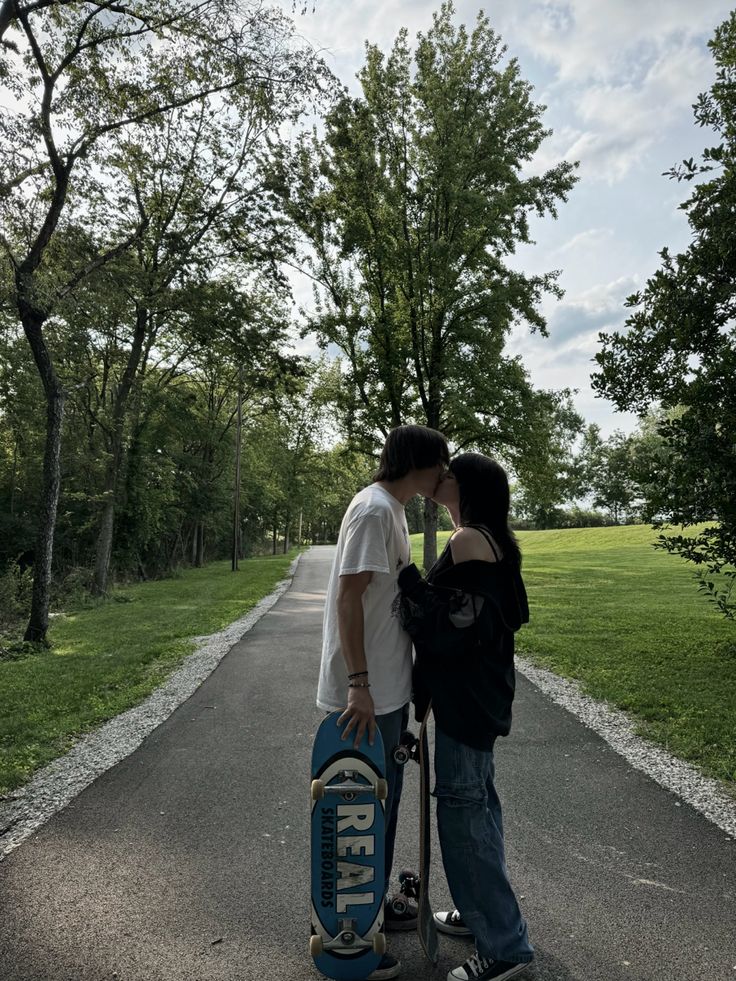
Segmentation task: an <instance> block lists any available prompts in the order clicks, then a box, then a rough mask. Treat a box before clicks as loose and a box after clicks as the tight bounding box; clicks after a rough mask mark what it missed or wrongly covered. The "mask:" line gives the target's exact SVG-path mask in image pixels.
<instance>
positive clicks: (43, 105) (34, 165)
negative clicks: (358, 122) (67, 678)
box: [0, 0, 314, 640]
mask: <svg viewBox="0 0 736 981" xmlns="http://www.w3.org/2000/svg"><path fill="white" fill-rule="evenodd" d="M0 40H2V45H0V84H2V87H3V90H4V91H3V101H4V102H5V103H9V104H12V105H13V106H14V107H15V108H14V110H13V111H11V112H7V113H5V114H4V115H3V116H2V118H1V119H0V160H1V161H2V168H1V170H0V172H1V173H2V179H1V180H0V216H1V217H2V224H3V226H4V228H6V229H7V232H5V233H4V234H3V235H2V237H1V238H0V245H1V246H2V248H3V258H4V260H5V261H6V262H8V263H9V264H10V267H11V270H12V283H13V290H12V297H11V302H12V304H13V306H14V307H15V309H16V311H17V315H18V318H19V320H20V322H21V324H22V327H23V332H24V335H25V337H26V340H27V342H28V344H29V346H30V349H31V352H32V355H33V359H34V361H35V364H36V367H37V370H38V373H39V376H40V379H41V382H42V385H43V392H44V398H45V404H46V418H47V422H46V446H45V451H44V474H43V488H42V494H41V506H40V509H39V533H38V540H37V546H36V567H35V573H34V586H33V602H32V609H31V616H30V622H29V625H28V629H27V632H26V637H27V639H30V640H40V639H43V638H44V637H45V634H46V630H47V626H48V605H49V582H50V575H51V559H52V550H53V540H54V529H55V525H56V514H57V506H58V499H59V486H60V453H61V432H62V420H63V411H64V401H65V390H64V386H63V384H62V382H61V379H60V377H59V374H58V372H57V370H56V365H55V359H54V352H53V349H52V347H51V346H50V344H49V339H48V335H47V330H46V326H47V323H48V321H49V318H50V317H51V316H52V314H53V313H54V310H55V307H56V305H57V304H58V302H59V301H60V300H61V299H62V298H63V297H64V296H67V295H68V294H69V293H70V292H71V291H72V290H73V289H74V287H76V286H77V285H78V284H79V283H80V282H81V281H82V280H83V279H84V278H85V277H86V276H88V275H89V274H90V273H91V272H93V271H94V270H95V269H98V268H99V267H100V266H102V265H104V264H105V263H106V262H108V261H110V260H111V259H114V258H115V257H117V256H120V255H122V254H123V253H124V252H125V251H126V250H127V249H128V248H129V247H130V246H131V244H132V243H133V242H134V241H136V239H137V238H139V237H140V235H141V234H142V233H143V231H144V230H145V227H146V221H147V219H146V218H145V217H142V219H141V222H140V223H139V225H138V226H137V227H136V228H133V229H132V230H130V231H129V232H128V233H127V234H126V235H125V236H124V237H123V238H122V239H115V238H114V237H112V236H109V237H108V238H107V240H103V241H102V243H101V248H100V250H99V251H98V252H97V254H95V255H94V256H91V257H85V258H84V260H83V261H74V259H73V258H72V260H71V262H70V263H69V265H68V266H67V267H66V268H65V267H63V266H60V265H59V264H58V263H55V264H54V265H53V268H52V269H50V268H49V255H50V252H51V251H52V246H53V243H54V239H55V236H56V234H57V231H58V229H59V226H60V223H61V221H62V219H63V216H64V214H65V212H66V211H67V210H68V208H69V205H70V202H71V201H73V200H74V197H75V193H76V186H77V184H78V183H79V182H83V183H85V182H86V184H89V183H90V182H93V181H95V180H98V179H100V178H99V174H100V173H101V172H104V164H105V163H107V162H109V159H110V155H111V154H112V153H113V152H114V150H115V149H116V146H117V145H119V140H120V137H121V135H122V134H123V133H126V132H128V131H130V130H132V129H134V128H135V127H145V126H148V125H156V124H157V123H158V122H159V121H160V120H162V119H163V118H165V117H166V115H167V114H168V113H171V112H173V111H176V110H177V109H182V108H183V107H186V106H191V105H194V104H195V103H197V102H200V101H201V100H203V99H205V98H207V97H210V98H214V97H217V98H219V99H220V100H221V101H222V102H223V104H224V103H228V102H230V103H232V104H234V105H236V106H237V104H238V101H239V100H241V99H243V97H244V96H245V94H246V93H257V96H258V99H259V101H260V103H261V106H262V109H263V117H264V118H265V117H267V116H268V107H269V104H270V102H271V100H272V98H273V94H274V92H275V91H277V90H279V89H281V88H283V87H286V88H287V89H288V90H289V91H291V92H292V93H296V92H297V91H298V90H299V87H300V85H301V84H302V83H306V85H307V87H308V88H309V87H311V84H312V81H313V79H314V62H313V61H312V60H311V59H310V58H309V57H308V56H307V55H305V53H304V52H299V51H297V50H296V49H295V47H294V46H293V45H292V44H291V41H290V31H289V30H288V29H287V28H286V27H285V22H284V21H283V19H282V18H281V17H280V15H279V14H278V13H276V12H266V11H264V9H263V7H262V5H261V4H260V3H258V2H255V0H254V2H251V0H240V2H238V3H230V2H226V0H199V2H184V3H181V2H179V0H156V2H155V3H154V2H151V0H143V2H140V3H136V4H134V5H133V4H125V5H123V4H117V3H111V2H109V0H102V2H82V0H78V2H74V0H56V2H46V0H40V2H37V0H33V2H30V0H29V2H25V3H24V2H22V0H15V2H5V3H3V4H2V7H1V8H0ZM100 168H102V171H101V169H100ZM106 191H107V193H106V194H103V195H101V196H100V199H101V200H102V201H105V202H107V207H108V208H112V209H114V208H115V204H116V202H117V201H119V196H118V193H117V192H118V188H117V184H116V183H115V182H114V181H113V182H112V183H110V182H108V183H107V186H106ZM91 218H92V220H94V219H95V218H96V219H97V220H98V222H99V223H100V224H102V226H103V227H105V215H104V213H103V214H102V215H99V214H98V215H96V216H94V215H93V216H91Z"/></svg>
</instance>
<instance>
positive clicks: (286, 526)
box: [284, 511, 291, 555]
mask: <svg viewBox="0 0 736 981" xmlns="http://www.w3.org/2000/svg"><path fill="white" fill-rule="evenodd" d="M290 525H291V511H287V512H286V522H285V523H284V555H286V553H287V552H288V551H289V526H290Z"/></svg>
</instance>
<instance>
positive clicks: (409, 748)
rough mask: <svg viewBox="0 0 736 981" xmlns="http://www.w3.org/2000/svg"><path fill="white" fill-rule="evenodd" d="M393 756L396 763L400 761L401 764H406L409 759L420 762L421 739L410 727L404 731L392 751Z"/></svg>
mask: <svg viewBox="0 0 736 981" xmlns="http://www.w3.org/2000/svg"><path fill="white" fill-rule="evenodd" d="M391 756H392V758H393V761H394V763H398V765H399V766H405V765H406V764H407V763H408V762H409V760H414V762H415V763H418V762H419V739H418V738H417V737H416V736H415V735H414V733H413V732H410V731H409V730H408V729H407V730H406V731H405V732H402V733H401V739H399V743H398V745H397V746H394V748H393V750H392V751H391Z"/></svg>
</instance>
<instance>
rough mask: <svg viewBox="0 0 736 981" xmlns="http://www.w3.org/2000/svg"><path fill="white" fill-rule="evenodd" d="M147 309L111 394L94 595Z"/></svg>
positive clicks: (99, 585)
mask: <svg viewBox="0 0 736 981" xmlns="http://www.w3.org/2000/svg"><path fill="white" fill-rule="evenodd" d="M148 321H149V312H148V310H147V309H146V308H145V307H138V308H137V310H136V322H135V330H134V331H133V341H132V343H131V346H130V352H129V354H128V360H127V362H126V365H125V370H124V371H123V376H122V378H121V379H120V385H119V386H118V389H117V392H116V394H115V401H114V403H113V409H112V433H111V444H112V445H111V447H110V449H111V460H110V464H109V466H108V468H107V473H106V474H105V491H104V493H105V498H104V499H105V503H104V505H103V508H102V517H101V519H100V528H99V532H98V535H97V547H96V552H95V574H94V579H93V582H92V592H93V593H94V594H95V595H96V596H106V595H107V578H108V576H109V574H110V556H111V555H112V542H113V531H114V528H115V509H116V506H117V489H118V483H119V479H120V472H121V470H122V468H123V463H124V460H125V449H124V440H125V420H126V416H127V414H128V398H129V397H130V392H131V390H132V388H133V382H134V381H135V377H136V374H137V373H138V368H139V366H140V363H141V356H142V353H143V342H144V341H145V339H146V332H147V329H148Z"/></svg>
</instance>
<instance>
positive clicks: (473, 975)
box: [447, 952, 529, 981]
mask: <svg viewBox="0 0 736 981" xmlns="http://www.w3.org/2000/svg"><path fill="white" fill-rule="evenodd" d="M528 967H529V962H527V961H525V962H524V963H523V964H513V963H511V961H489V960H486V958H485V957H481V956H480V954H478V953H477V952H476V953H475V954H473V956H472V957H470V958H469V959H468V960H467V961H465V963H464V964H463V965H462V967H456V968H455V970H454V971H450V973H449V974H448V975H447V981H505V979H506V978H515V977H516V975H517V974H521V972H522V971H525V970H526V969H527V968H528Z"/></svg>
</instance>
